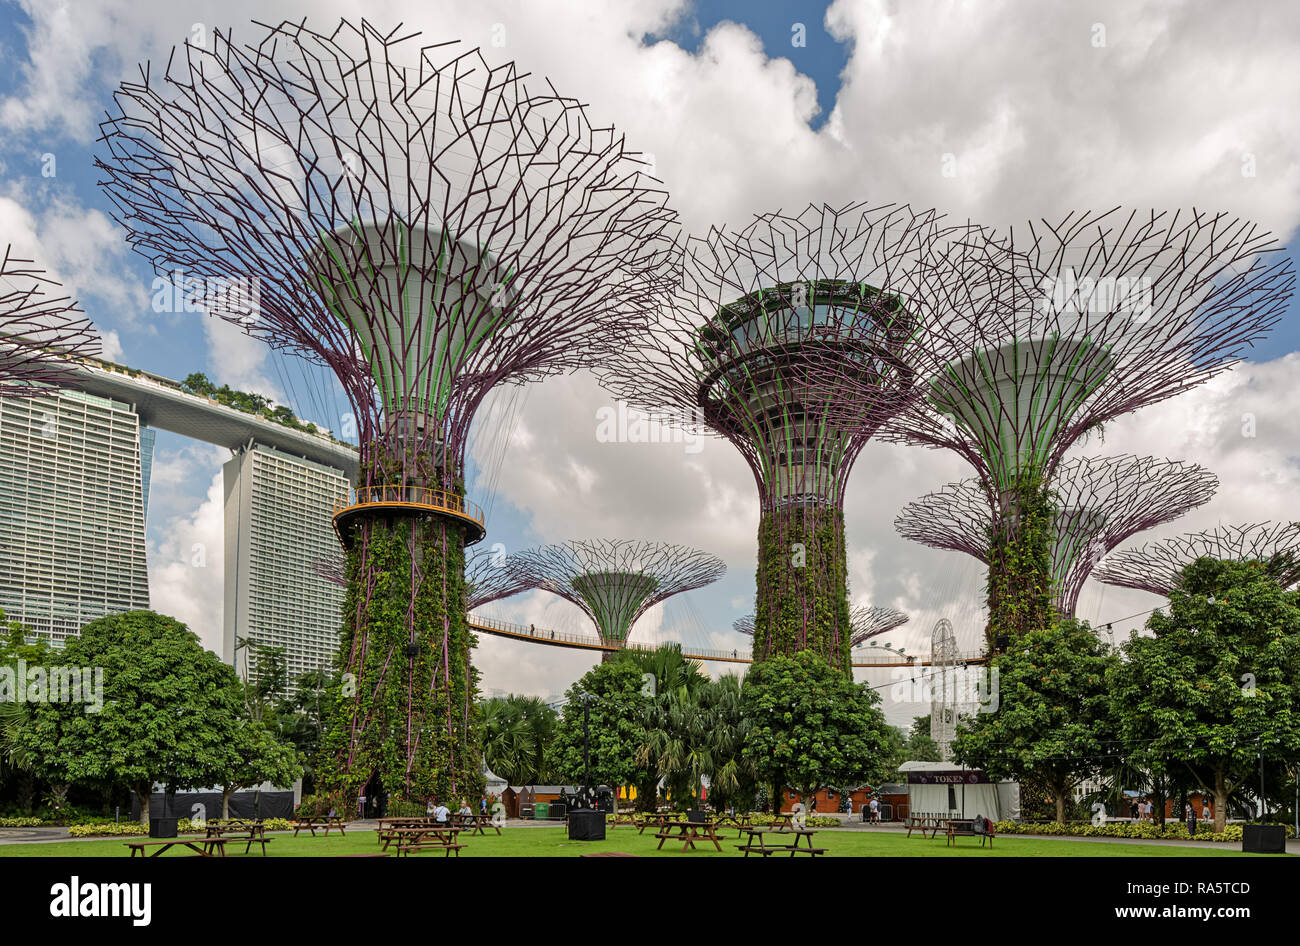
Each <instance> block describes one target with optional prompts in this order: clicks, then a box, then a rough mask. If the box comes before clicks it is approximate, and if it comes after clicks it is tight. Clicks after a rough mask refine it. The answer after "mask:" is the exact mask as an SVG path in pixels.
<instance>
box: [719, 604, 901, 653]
mask: <svg viewBox="0 0 1300 946" xmlns="http://www.w3.org/2000/svg"><path fill="white" fill-rule="evenodd" d="M910 620H911V618H909V617H908V616H907V615H906V614H904V613H903V612H902V611H899V610H898V609H897V608H883V607H878V606H874V605H873V606H870V607H867V606H862V607H857V608H854V609H853V610H852V611H851V612H849V626H850V636H849V646H850V647H860V646H861V645H863V644H865V643H866V642H867V641H869V640H871V639H872V638H873V637H879V636H880V635H881V634H884V633H886V632H888V631H892V630H893V629H894V628H896V627H902V626H903V625H904V624H906V623H907V622H908V621H910ZM731 626H732V628H733V629H735V630H737V631H739V632H740V633H741V634H744V635H745V636H746V637H753V636H754V615H752V614H749V615H746V616H745V617H743V618H736V620H735V621H733V622H732V623H731Z"/></svg>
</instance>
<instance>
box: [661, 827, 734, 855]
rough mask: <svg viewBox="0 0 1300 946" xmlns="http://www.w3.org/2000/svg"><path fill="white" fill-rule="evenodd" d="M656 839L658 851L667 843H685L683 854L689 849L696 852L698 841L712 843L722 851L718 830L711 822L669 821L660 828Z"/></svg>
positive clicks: (683, 844)
mask: <svg viewBox="0 0 1300 946" xmlns="http://www.w3.org/2000/svg"><path fill="white" fill-rule="evenodd" d="M655 837H656V838H658V839H659V847H657V848H655V850H657V851H662V850H663V847H664V842H665V841H681V842H683V843H682V852H683V853H685V852H686V849H687V848H690V849H691V850H692V851H693V850H695V842H696V841H712V842H713V846H714V847H716V848H717V849H718V850H719V851H721V850H722V842H720V841H719V840H718V832H717V828H716V827H715V826H714V825H713V823H712V822H709V821H668V822H666V823H664V824H663V825H662V826H661V827H660V829H659V831H658V833H657V834H655Z"/></svg>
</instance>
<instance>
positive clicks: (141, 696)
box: [20, 611, 242, 823]
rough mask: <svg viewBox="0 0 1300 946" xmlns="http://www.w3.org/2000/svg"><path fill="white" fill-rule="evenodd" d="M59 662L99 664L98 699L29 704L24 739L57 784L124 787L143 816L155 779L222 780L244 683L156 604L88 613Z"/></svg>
mask: <svg viewBox="0 0 1300 946" xmlns="http://www.w3.org/2000/svg"><path fill="white" fill-rule="evenodd" d="M59 658H60V663H61V664H63V665H65V666H72V667H79V668H87V669H90V670H92V672H93V671H96V670H102V671H103V688H104V691H103V707H102V709H101V711H100V712H97V713H95V712H87V711H86V710H87V708H88V707H87V706H86V704H84V703H73V702H59V703H55V702H45V703H37V704H33V706H32V714H31V721H30V723H29V724H28V725H27V726H25V727H24V728H23V730H22V735H21V737H20V739H21V741H22V744H23V746H24V747H25V748H26V749H27V750H28V751H29V752H31V753H32V755H33V756H34V757H35V759H36V760H37V769H38V771H39V772H40V773H41V774H42V775H43V776H44V777H45V778H47V779H49V780H50V781H51V782H53V783H69V782H80V781H101V780H108V781H113V782H117V783H120V784H125V785H127V786H128V787H129V788H130V789H131V791H132V792H134V793H135V796H136V797H137V798H138V799H139V800H140V817H141V821H142V822H144V823H147V822H148V819H149V796H150V792H151V791H152V788H153V784H154V782H166V783H167V785H168V786H169V788H172V789H187V788H198V787H202V786H207V785H215V784H218V783H220V781H221V779H222V778H223V776H224V775H226V773H227V772H228V771H229V767H230V760H231V755H232V753H231V746H232V745H233V744H234V741H235V739H236V737H237V734H238V729H239V719H240V716H241V715H242V714H241V711H242V691H241V686H240V682H239V679H238V678H237V677H236V675H235V671H234V669H233V668H231V667H228V666H226V665H225V664H224V663H222V662H221V660H220V659H219V658H218V657H217V656H216V655H215V654H212V653H210V652H209V651H207V650H205V649H204V648H203V646H202V645H201V644H200V643H199V639H198V637H197V636H196V635H195V634H194V633H192V632H191V631H190V630H188V629H187V628H186V627H185V625H183V624H181V623H180V622H179V621H175V620H173V619H172V618H168V617H164V616H163V615H160V614H155V613H154V612H152V611H131V612H128V613H126V614H115V615H110V616H108V617H104V618H100V619H99V620H96V621H92V622H90V623H89V624H87V625H86V626H85V627H84V628H82V630H81V634H80V635H78V636H77V637H73V638H71V639H70V640H69V641H68V643H67V646H66V647H65V648H64V649H63V651H62V653H61V654H60V655H59Z"/></svg>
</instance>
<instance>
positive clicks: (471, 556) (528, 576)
mask: <svg viewBox="0 0 1300 946" xmlns="http://www.w3.org/2000/svg"><path fill="white" fill-rule="evenodd" d="M346 564H347V563H346V561H345V560H344V559H343V557H342V556H339V557H338V558H328V559H319V560H317V561H315V562H313V563H312V569H313V571H315V572H316V574H317V575H319V576H320V577H321V578H324V579H325V580H326V581H328V582H330V583H331V584H334V585H340V586H342V587H344V588H346V587H347V584H348V579H347V574H346ZM536 587H537V582H536V581H535V580H534V579H533V576H532V573H531V572H530V571H528V569H527V568H525V567H524V564H523V563H522V562H521V561H520V560H519V558H518V557H517V556H513V555H504V556H498V555H497V554H496V553H494V552H485V551H480V550H477V549H475V550H473V551H469V552H466V553H465V610H467V611H473V610H475V609H477V608H481V607H483V605H485V604H491V603H492V602H493V601H500V600H501V599H502V598H509V597H511V596H513V595H517V594H522V593H523V592H525V591H529V590H531V589H533V588H536Z"/></svg>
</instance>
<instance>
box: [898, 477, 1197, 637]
mask: <svg viewBox="0 0 1300 946" xmlns="http://www.w3.org/2000/svg"><path fill="white" fill-rule="evenodd" d="M1218 483H1219V480H1218V477H1216V476H1215V475H1214V474H1213V473H1211V472H1210V471H1209V470H1207V469H1205V468H1204V467H1200V466H1197V465H1196V464H1194V463H1183V462H1181V461H1178V460H1160V459H1157V458H1155V457H1135V456H1117V457H1091V458H1082V457H1077V458H1071V459H1067V460H1064V461H1062V463H1061V464H1060V466H1058V467H1057V468H1056V473H1055V475H1054V476H1053V478H1052V480H1051V483H1050V485H1049V489H1048V493H1049V497H1050V500H1051V503H1052V508H1051V516H1052V536H1051V563H1052V565H1051V568H1052V606H1053V607H1054V608H1055V609H1056V611H1057V613H1058V614H1061V615H1064V616H1073V615H1074V609H1075V606H1076V605H1077V604H1078V600H1079V593H1080V592H1081V591H1082V590H1083V585H1084V582H1086V581H1087V580H1088V576H1089V575H1090V574H1091V573H1092V570H1093V568H1094V567H1095V566H1096V564H1097V562H1098V561H1100V559H1101V558H1102V556H1104V555H1107V554H1108V553H1109V552H1110V551H1111V549H1113V548H1115V547H1116V546H1117V545H1119V544H1120V543H1121V542H1123V541H1124V540H1125V539H1128V538H1129V537H1131V536H1133V535H1136V534H1137V533H1138V532H1142V531H1144V530H1146V529H1151V528H1154V527H1155V526H1158V525H1160V524H1161V523H1164V522H1169V521H1170V520H1172V519H1177V518H1178V517H1179V516H1181V515H1183V514H1184V513H1185V512H1187V511H1188V510H1190V509H1195V508H1196V507H1197V506H1201V505H1203V504H1205V503H1207V502H1209V501H1210V499H1211V498H1213V496H1214V493H1215V490H1217V489H1218ZM996 516H997V510H996V509H994V508H993V507H992V506H991V505H990V503H989V498H988V494H987V493H986V492H985V491H984V489H983V488H982V487H981V486H980V483H979V481H978V480H974V479H969V480H963V481H962V482H960V483H950V484H948V485H947V486H945V487H943V488H942V489H940V490H938V491H937V492H934V493H930V494H928V495H926V496H922V497H921V498H920V499H917V500H915V501H913V502H911V503H908V504H907V505H906V506H904V507H903V511H902V512H901V513H899V515H898V518H896V519H895V520H894V527H895V528H896V529H897V530H898V532H899V534H900V535H902V536H903V537H904V538H908V539H911V540H912V541H914V542H920V543H922V544H923V545H928V546H930V547H932V548H936V549H951V550H953V551H956V552H965V553H966V554H967V555H971V556H974V557H975V558H977V559H979V560H980V561H981V562H984V563H985V564H988V560H989V544H990V541H991V537H992V536H993V535H995V534H997V533H998V531H999V526H998V524H997V522H996V521H995V517H996Z"/></svg>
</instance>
